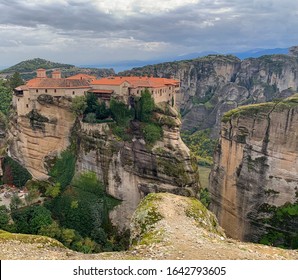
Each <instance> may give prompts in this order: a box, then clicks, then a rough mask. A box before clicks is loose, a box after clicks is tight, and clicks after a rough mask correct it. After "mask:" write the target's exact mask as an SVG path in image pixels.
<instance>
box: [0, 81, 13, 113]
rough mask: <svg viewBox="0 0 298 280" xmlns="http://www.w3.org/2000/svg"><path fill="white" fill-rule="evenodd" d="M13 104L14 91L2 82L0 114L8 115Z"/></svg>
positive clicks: (0, 84) (0, 83)
mask: <svg viewBox="0 0 298 280" xmlns="http://www.w3.org/2000/svg"><path fill="white" fill-rule="evenodd" d="M11 104H12V90H11V89H10V88H9V87H8V86H6V85H5V83H4V81H0V112H1V113H3V114H4V115H5V116H7V115H8V113H9V111H10V108H11Z"/></svg>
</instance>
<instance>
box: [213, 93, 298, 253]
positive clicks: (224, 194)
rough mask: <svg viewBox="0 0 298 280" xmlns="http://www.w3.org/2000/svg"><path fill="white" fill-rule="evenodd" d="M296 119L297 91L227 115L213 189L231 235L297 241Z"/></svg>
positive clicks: (274, 241)
mask: <svg viewBox="0 0 298 280" xmlns="http://www.w3.org/2000/svg"><path fill="white" fill-rule="evenodd" d="M297 125H298V97H297V96H293V97H291V98H288V99H285V100H283V101H279V102H269V103H263V104H258V105H249V106H243V107H239V108H238V109H235V110H232V111H230V112H228V113H226V114H225V115H224V117H223V121H222V125H221V136H220V140H219V144H218V147H217V149H216V152H215V156H214V167H213V169H212V171H211V175H210V184H209V191H210V194H211V206H210V209H211V210H212V211H213V212H214V213H215V214H216V216H217V217H218V220H219V223H220V225H221V226H222V227H223V228H224V229H225V231H226V233H227V235H229V236H230V237H233V238H236V239H240V240H246V241H255V242H258V241H261V242H264V243H270V244H274V245H283V246H289V247H291V246H292V247H295V246H297V245H294V243H295V242H296V241H295V240H296V239H297V230H298V211H297V202H298V199H297V198H298V192H297V191H298V177H297V174H298V164H297V163H298V146H297V143H298V136H297ZM291 244H292V245H291Z"/></svg>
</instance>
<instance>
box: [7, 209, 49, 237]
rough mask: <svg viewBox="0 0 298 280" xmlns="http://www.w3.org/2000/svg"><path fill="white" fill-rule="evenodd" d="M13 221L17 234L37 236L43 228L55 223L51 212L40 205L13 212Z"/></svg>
mask: <svg viewBox="0 0 298 280" xmlns="http://www.w3.org/2000/svg"><path fill="white" fill-rule="evenodd" d="M12 219H13V221H14V223H15V225H16V229H17V232H19V233H28V234H37V233H38V232H39V230H40V229H41V228H42V227H44V226H47V225H50V224H51V223H52V222H53V220H52V217H51V212H50V211H49V210H48V209H46V208H45V207H43V206H39V205H38V206H36V205H35V206H30V207H26V208H22V209H19V210H16V211H13V212H12Z"/></svg>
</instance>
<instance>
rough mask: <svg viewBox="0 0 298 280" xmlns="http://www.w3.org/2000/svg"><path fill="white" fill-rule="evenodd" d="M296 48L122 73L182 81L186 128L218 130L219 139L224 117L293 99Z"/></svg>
mask: <svg viewBox="0 0 298 280" xmlns="http://www.w3.org/2000/svg"><path fill="white" fill-rule="evenodd" d="M297 69H298V60H297V55H296V52H295V48H293V50H292V51H291V53H290V55H271V56H263V57H260V58H251V59H246V60H243V61H241V60H239V59H238V58H236V57H233V56H221V55H210V56H207V57H203V58H198V59H194V60H187V61H180V62H179V61H178V62H168V63H162V64H157V65H151V66H145V67H142V68H134V69H132V70H131V71H126V72H123V73H120V74H121V75H128V74H135V75H144V74H146V75H155V76H161V77H169V76H174V77H175V78H178V79H180V81H181V95H180V96H179V97H178V98H177V102H178V106H179V108H180V111H181V113H182V116H183V125H182V129H184V130H193V129H199V130H201V129H205V128H212V132H213V133H212V135H213V136H214V137H217V136H218V132H219V130H220V120H221V117H222V115H223V114H224V113H225V112H227V111H229V110H231V109H234V108H236V107H238V106H240V105H245V104H252V103H260V102H265V101H271V100H272V99H274V98H280V97H288V96H290V95H292V94H293V92H295V91H296V89H297V87H298V77H297Z"/></svg>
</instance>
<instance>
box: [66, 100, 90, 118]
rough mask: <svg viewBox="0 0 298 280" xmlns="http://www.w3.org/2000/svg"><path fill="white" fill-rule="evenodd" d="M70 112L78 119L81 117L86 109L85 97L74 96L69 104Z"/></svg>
mask: <svg viewBox="0 0 298 280" xmlns="http://www.w3.org/2000/svg"><path fill="white" fill-rule="evenodd" d="M70 108H71V110H72V112H73V113H74V114H75V115H76V116H77V117H78V116H81V115H83V113H84V111H85V110H86V108H87V100H86V97H85V96H75V97H74V98H73V99H72V103H71V107H70Z"/></svg>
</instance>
